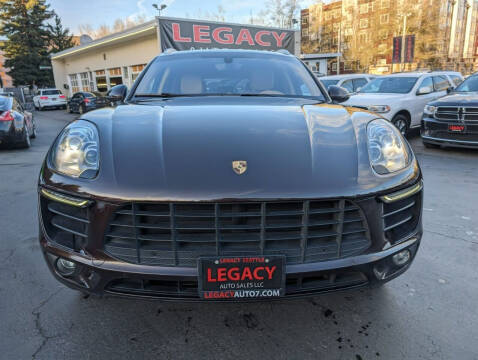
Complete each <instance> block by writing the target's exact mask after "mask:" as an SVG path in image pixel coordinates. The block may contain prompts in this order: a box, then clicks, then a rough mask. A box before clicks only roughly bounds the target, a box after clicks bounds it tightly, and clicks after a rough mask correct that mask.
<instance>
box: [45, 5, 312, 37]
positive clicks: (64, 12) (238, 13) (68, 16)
mask: <svg viewBox="0 0 478 360" xmlns="http://www.w3.org/2000/svg"><path fill="white" fill-rule="evenodd" d="M313 2H314V0H301V1H300V4H301V7H302V8H304V7H307V5H309V4H310V3H313ZM49 3H50V5H51V8H52V9H53V10H55V11H56V12H57V14H58V15H59V16H60V18H61V20H62V23H63V25H64V26H66V27H68V28H69V29H70V31H71V32H72V33H73V34H75V35H79V33H78V25H80V24H90V25H92V26H93V28H96V27H98V26H99V25H102V24H106V25H112V24H113V22H114V21H115V20H116V19H117V18H122V19H126V18H128V17H131V18H134V17H136V16H137V15H139V14H142V15H146V16H147V17H148V18H151V19H152V18H153V17H154V16H155V15H157V11H156V10H155V9H154V8H153V6H152V4H153V3H164V4H166V5H168V7H167V8H166V10H164V11H163V13H162V15H164V16H171V17H186V16H187V17H190V18H201V17H203V16H204V15H205V14H206V13H216V12H217V8H218V6H219V5H221V6H222V7H223V8H224V10H225V16H226V21H231V22H238V23H242V22H247V20H248V19H249V18H250V16H251V12H252V15H253V16H257V14H258V13H259V12H260V11H261V10H262V9H264V7H265V3H266V1H265V0H162V1H161V0H82V1H73V0H50V1H49Z"/></svg>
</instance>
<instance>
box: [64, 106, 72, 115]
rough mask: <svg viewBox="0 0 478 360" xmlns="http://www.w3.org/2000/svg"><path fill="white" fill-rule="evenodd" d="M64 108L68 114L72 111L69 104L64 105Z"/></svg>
mask: <svg viewBox="0 0 478 360" xmlns="http://www.w3.org/2000/svg"><path fill="white" fill-rule="evenodd" d="M65 109H66V112H67V113H69V114H71V113H72V112H73V111H71V107H70V105H66V107H65Z"/></svg>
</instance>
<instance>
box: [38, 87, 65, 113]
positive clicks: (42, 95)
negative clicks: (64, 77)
mask: <svg viewBox="0 0 478 360" xmlns="http://www.w3.org/2000/svg"><path fill="white" fill-rule="evenodd" d="M33 105H35V109H37V110H40V111H41V110H43V109H45V108H53V107H61V108H64V109H66V96H65V95H63V94H62V93H61V91H60V90H58V89H40V90H38V91H37V92H36V94H35V96H34V97H33Z"/></svg>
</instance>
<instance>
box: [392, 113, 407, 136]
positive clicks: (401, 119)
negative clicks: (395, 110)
mask: <svg viewBox="0 0 478 360" xmlns="http://www.w3.org/2000/svg"><path fill="white" fill-rule="evenodd" d="M392 124H393V125H395V127H396V128H397V129H398V130H399V131H400V132H401V133H402V135H403V136H404V137H406V136H407V134H408V130H409V129H410V123H409V120H408V117H407V116H406V115H403V114H398V115H395V117H394V118H393V119H392Z"/></svg>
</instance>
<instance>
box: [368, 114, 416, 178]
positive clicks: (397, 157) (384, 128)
mask: <svg viewBox="0 0 478 360" xmlns="http://www.w3.org/2000/svg"><path fill="white" fill-rule="evenodd" d="M367 138H368V154H369V158H370V165H371V166H372V167H373V169H374V170H375V171H376V172H377V173H378V174H380V175H385V174H389V173H392V172H395V171H398V170H401V169H403V168H405V167H406V166H407V165H408V163H409V159H410V154H409V153H408V146H407V145H406V144H405V142H404V140H403V137H402V135H401V134H400V131H399V130H398V129H397V128H396V127H395V126H394V125H393V124H391V123H389V122H388V121H386V120H383V119H376V120H372V121H371V122H369V123H368V125H367Z"/></svg>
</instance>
